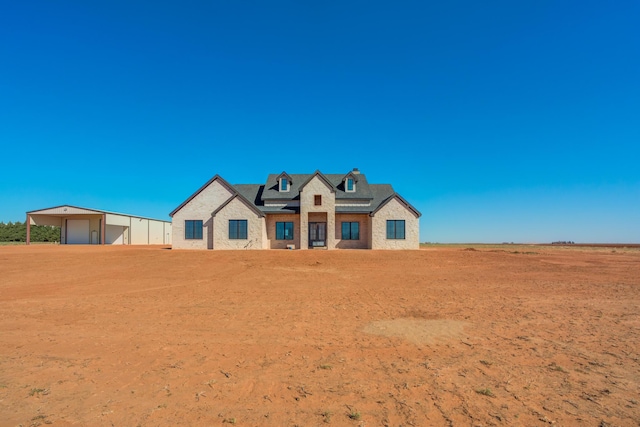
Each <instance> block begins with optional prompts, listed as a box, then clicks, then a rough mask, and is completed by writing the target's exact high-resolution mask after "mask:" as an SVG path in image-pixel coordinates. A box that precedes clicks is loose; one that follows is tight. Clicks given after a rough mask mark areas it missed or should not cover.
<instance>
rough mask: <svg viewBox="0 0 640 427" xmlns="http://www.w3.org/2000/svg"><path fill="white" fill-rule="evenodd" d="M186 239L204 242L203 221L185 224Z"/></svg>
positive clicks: (189, 221)
mask: <svg viewBox="0 0 640 427" xmlns="http://www.w3.org/2000/svg"><path fill="white" fill-rule="evenodd" d="M184 238H185V239H186V240H193V239H198V240H202V220H200V219H197V220H194V219H188V220H186V221H185V222H184Z"/></svg>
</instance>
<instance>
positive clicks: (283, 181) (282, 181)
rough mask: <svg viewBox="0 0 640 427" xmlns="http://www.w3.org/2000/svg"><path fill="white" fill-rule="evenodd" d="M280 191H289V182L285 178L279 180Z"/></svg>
mask: <svg viewBox="0 0 640 427" xmlns="http://www.w3.org/2000/svg"><path fill="white" fill-rule="evenodd" d="M280 191H284V192H287V191H289V181H288V180H287V178H284V177H282V178H280Z"/></svg>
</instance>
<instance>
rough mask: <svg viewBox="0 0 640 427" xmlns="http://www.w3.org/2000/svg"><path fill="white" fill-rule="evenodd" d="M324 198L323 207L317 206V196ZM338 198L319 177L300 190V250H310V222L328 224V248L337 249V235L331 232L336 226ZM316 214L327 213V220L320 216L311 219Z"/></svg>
mask: <svg viewBox="0 0 640 427" xmlns="http://www.w3.org/2000/svg"><path fill="white" fill-rule="evenodd" d="M317 195H319V196H322V205H321V206H315V204H314V202H315V196H317ZM335 212H336V197H335V193H334V192H333V191H331V189H330V188H329V187H327V185H326V184H325V183H324V182H322V179H321V178H320V177H318V176H314V177H313V178H312V179H311V180H310V181H309V182H308V183H307V184H306V185H305V186H304V188H301V189H300V249H308V248H309V222H314V221H318V222H320V221H326V222H327V248H328V249H335V247H336V243H335V241H336V239H335V234H334V233H332V232H331V230H333V229H334V228H335V226H336V224H335V222H336V213H335ZM314 213H325V214H326V218H325V219H322V217H320V216H316V218H315V219H314V218H310V216H313V214H314Z"/></svg>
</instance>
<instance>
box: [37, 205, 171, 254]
mask: <svg viewBox="0 0 640 427" xmlns="http://www.w3.org/2000/svg"><path fill="white" fill-rule="evenodd" d="M32 225H51V226H55V227H60V243H61V244H63V245H104V244H107V245H170V244H171V222H169V221H161V220H158V219H152V218H145V217H141V216H135V215H127V214H122V213H115V212H107V211H101V210H96V209H88V208H80V207H77V206H70V205H63V206H56V207H53V208H48V209H40V210H37V211H30V212H27V244H29V243H30V240H31V226H32Z"/></svg>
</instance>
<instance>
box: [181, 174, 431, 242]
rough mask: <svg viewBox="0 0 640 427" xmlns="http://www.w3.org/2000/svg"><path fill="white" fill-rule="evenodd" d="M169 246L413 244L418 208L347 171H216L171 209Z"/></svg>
mask: <svg viewBox="0 0 640 427" xmlns="http://www.w3.org/2000/svg"><path fill="white" fill-rule="evenodd" d="M169 216H171V217H172V219H173V222H172V232H173V235H172V245H173V248H174V249H287V248H289V249H294V248H295V249H311V248H323V249H418V248H419V246H420V243H419V222H418V218H419V217H420V212H418V210H417V209H416V208H414V207H413V206H411V204H409V203H408V202H407V201H406V200H405V199H403V198H402V197H401V196H400V195H399V194H397V193H396V192H395V191H394V190H393V188H392V187H391V185H389V184H369V182H368V181H367V178H366V176H365V175H364V174H361V173H360V172H359V171H358V169H353V170H352V171H349V172H348V173H346V174H326V175H325V174H323V173H321V172H320V171H316V172H315V173H312V174H288V173H286V172H282V173H281V174H271V175H269V176H268V177H267V180H266V182H265V183H264V184H238V185H231V184H229V183H228V182H227V181H225V180H224V179H223V178H222V177H220V176H218V175H216V176H214V177H213V178H211V179H210V180H209V181H208V182H207V183H205V184H204V185H203V186H202V187H200V188H199V189H198V190H197V191H196V192H195V193H193V194H192V195H191V196H190V197H189V198H188V199H187V200H185V201H184V202H183V203H181V204H180V206H178V207H177V208H176V209H175V210H174V211H173V212H171V213H170V214H169Z"/></svg>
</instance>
